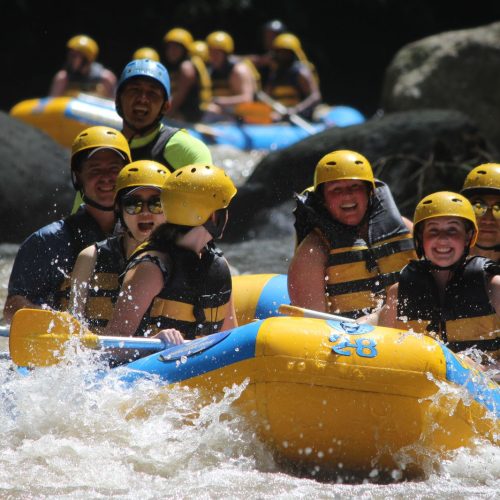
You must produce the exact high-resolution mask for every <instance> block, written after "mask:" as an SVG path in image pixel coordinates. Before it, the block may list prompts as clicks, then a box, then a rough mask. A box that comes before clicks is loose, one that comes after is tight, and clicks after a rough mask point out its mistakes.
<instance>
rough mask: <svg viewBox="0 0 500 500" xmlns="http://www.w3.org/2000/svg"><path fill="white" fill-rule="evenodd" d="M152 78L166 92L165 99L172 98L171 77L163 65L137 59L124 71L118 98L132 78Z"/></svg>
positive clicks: (149, 60) (119, 82)
mask: <svg viewBox="0 0 500 500" xmlns="http://www.w3.org/2000/svg"><path fill="white" fill-rule="evenodd" d="M137 77H143V78H152V79H153V80H155V81H156V82H158V83H159V84H160V85H161V86H162V87H163V90H165V98H166V99H167V100H168V99H169V98H170V77H169V76H168V71H167V68H165V66H163V64H162V63H160V62H157V61H152V60H151V59H135V60H134V61H130V62H129V63H128V64H127V65H126V66H125V68H124V69H123V71H122V74H121V76H120V79H119V80H118V88H117V92H116V96H117V98H118V96H119V95H120V92H121V90H122V87H123V85H124V84H125V83H126V82H127V81H128V80H130V79H131V78H137Z"/></svg>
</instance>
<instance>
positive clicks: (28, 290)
mask: <svg viewBox="0 0 500 500" xmlns="http://www.w3.org/2000/svg"><path fill="white" fill-rule="evenodd" d="M57 248H58V245H57V243H55V241H52V240H51V243H49V242H48V241H46V240H45V239H44V238H42V237H41V236H40V235H39V234H38V232H36V233H33V234H32V235H31V236H29V237H28V238H27V239H26V240H25V241H24V242H23V243H22V244H21V246H20V247H19V250H18V251H17V254H16V258H15V260H14V265H13V266H12V271H11V273H10V277H9V286H8V295H7V299H6V301H5V305H4V311H3V314H4V319H5V321H8V322H10V321H11V320H12V317H13V316H14V314H15V313H16V311H17V310H18V309H25V308H29V309H39V308H41V307H42V305H44V304H47V303H50V297H51V296H52V294H53V293H54V292H56V291H57V289H58V288H59V286H60V284H61V281H62V279H63V278H62V277H61V273H62V271H61V270H60V269H58V268H57V266H55V265H54V260H55V259H56V258H57V257H59V258H60V259H61V261H64V260H65V259H66V258H67V256H66V255H62V253H59V251H58V250H57ZM61 250H63V249H61Z"/></svg>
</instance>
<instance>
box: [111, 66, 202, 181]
mask: <svg viewBox="0 0 500 500" xmlns="http://www.w3.org/2000/svg"><path fill="white" fill-rule="evenodd" d="M170 95H171V94H170V78H169V75H168V71H167V69H166V68H165V66H163V64H161V63H159V62H157V61H152V60H150V59H136V60H134V61H131V62H129V63H128V64H127V65H126V66H125V68H124V70H123V72H122V74H121V77H120V80H119V82H118V89H117V92H116V101H115V102H116V110H117V112H118V114H119V115H120V116H121V117H122V118H123V130H122V132H123V135H124V136H125V137H126V138H127V140H128V141H129V144H130V150H131V153H132V160H133V161H136V160H154V161H157V162H159V163H162V164H164V165H165V166H167V167H168V168H169V170H171V171H174V170H176V169H177V168H180V167H183V166H185V165H190V164H193V163H207V164H211V163H212V155H211V154H210V150H209V149H208V147H207V146H206V145H205V144H204V143H203V142H202V141H200V140H199V139H197V138H196V137H193V136H191V135H190V134H189V133H188V132H187V131H186V130H184V129H179V128H175V127H169V126H167V125H165V124H164V123H162V119H163V117H164V116H165V115H166V114H167V112H168V110H169V109H170Z"/></svg>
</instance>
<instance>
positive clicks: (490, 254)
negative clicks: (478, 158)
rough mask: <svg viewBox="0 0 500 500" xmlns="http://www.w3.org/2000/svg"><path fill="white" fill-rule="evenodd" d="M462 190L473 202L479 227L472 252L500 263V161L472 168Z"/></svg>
mask: <svg viewBox="0 0 500 500" xmlns="http://www.w3.org/2000/svg"><path fill="white" fill-rule="evenodd" d="M461 193H462V194H463V195H464V196H465V197H466V198H468V199H469V201H470V202H471V204H472V208H473V209H474V213H475V214H476V217H477V225H478V227H479V234H478V236H477V243H476V244H475V246H474V247H473V248H471V253H472V255H482V256H483V257H487V258H489V259H491V260H494V261H495V262H500V164H498V163H485V164H483V165H479V166H478V167H476V168H474V169H472V170H471V171H470V172H469V173H468V174H467V177H466V178H465V181H464V185H463V187H462V190H461Z"/></svg>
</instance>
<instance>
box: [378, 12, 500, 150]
mask: <svg viewBox="0 0 500 500" xmlns="http://www.w3.org/2000/svg"><path fill="white" fill-rule="evenodd" d="M499 61H500V22H497V23H493V24H490V25H487V26H480V27H478V28H473V29H467V30H457V31H449V32H445V33H440V34H438V35H434V36H430V37H428V38H424V39H422V40H419V41H416V42H414V43H411V44H409V45H406V46H405V47H403V48H402V49H400V50H399V51H398V52H397V54H396V55H395V57H394V59H393V60H392V62H391V64H390V65H389V67H388V68H387V69H386V73H385V79H384V84H383V90H382V103H381V104H382V108H383V109H384V110H385V111H386V112H394V111H404V110H411V109H429V108H438V109H454V110H459V111H462V112H463V113H465V114H467V115H468V116H470V117H471V118H472V119H473V120H474V121H475V122H476V124H477V125H478V127H479V129H480V130H481V132H482V133H483V135H484V136H485V137H486V138H488V139H489V140H490V141H491V142H492V143H494V144H495V145H496V147H497V149H500V120H498V115H499V112H500V92H499V90H498V89H499V88H500V64H499Z"/></svg>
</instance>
